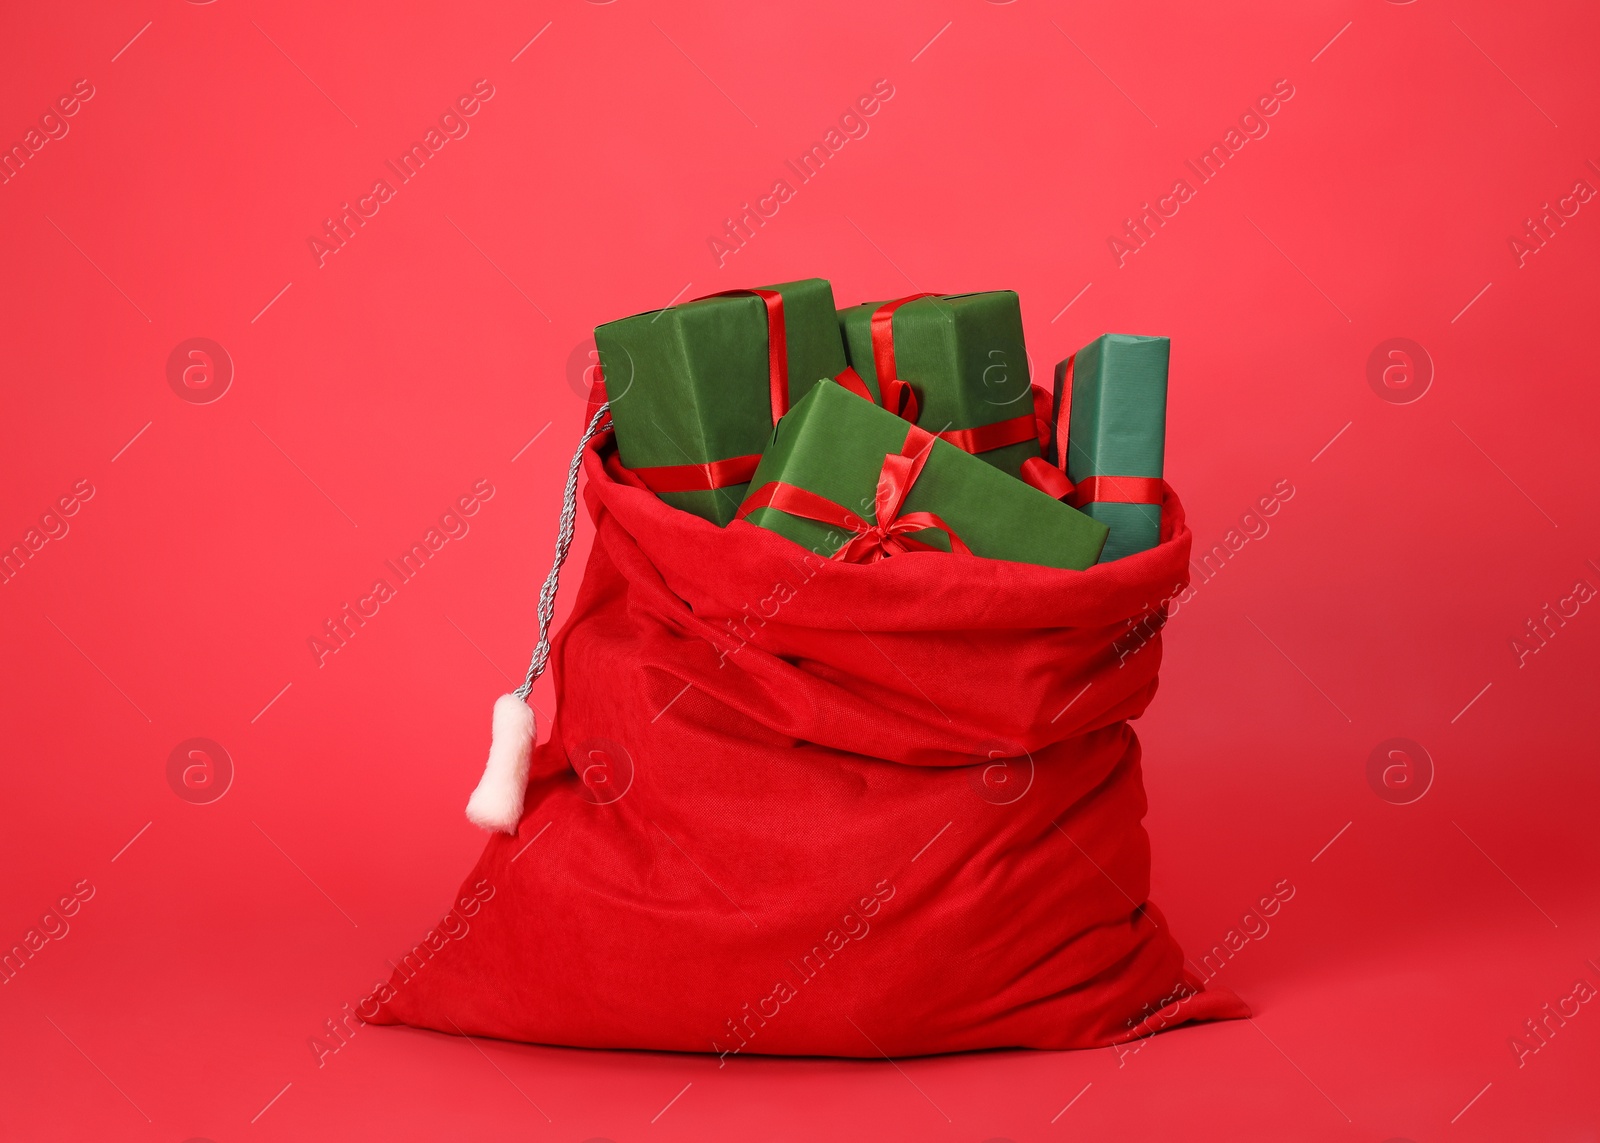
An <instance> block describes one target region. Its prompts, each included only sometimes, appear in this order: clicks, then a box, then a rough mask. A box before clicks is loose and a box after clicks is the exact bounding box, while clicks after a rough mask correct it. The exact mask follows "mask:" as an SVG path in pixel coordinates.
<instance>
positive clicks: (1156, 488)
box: [1067, 476, 1167, 508]
mask: <svg viewBox="0 0 1600 1143" xmlns="http://www.w3.org/2000/svg"><path fill="white" fill-rule="evenodd" d="M1166 495H1167V482H1166V481H1164V480H1162V479H1161V478H1160V477H1159V476H1086V477H1084V478H1083V479H1082V480H1080V481H1078V485H1077V487H1076V488H1074V489H1073V490H1072V499H1070V500H1068V501H1067V503H1069V504H1071V505H1072V506H1073V507H1074V508H1082V507H1083V506H1084V505H1085V504H1160V503H1161V502H1162V501H1163V500H1165V499H1166Z"/></svg>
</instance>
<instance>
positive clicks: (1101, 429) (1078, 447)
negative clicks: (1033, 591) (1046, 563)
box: [1052, 333, 1171, 563]
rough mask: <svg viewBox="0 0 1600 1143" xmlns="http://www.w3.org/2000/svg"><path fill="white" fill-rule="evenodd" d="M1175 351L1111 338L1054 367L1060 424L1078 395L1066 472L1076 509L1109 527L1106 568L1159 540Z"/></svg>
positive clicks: (1149, 340) (1162, 344)
mask: <svg viewBox="0 0 1600 1143" xmlns="http://www.w3.org/2000/svg"><path fill="white" fill-rule="evenodd" d="M1170 348H1171V343H1170V342H1169V341H1168V339H1167V338H1164V337H1136V336H1133V335H1131V334H1123V333H1107V334H1102V335H1101V336H1100V337H1097V338H1095V339H1094V340H1093V341H1091V342H1090V343H1089V344H1088V345H1086V346H1084V347H1083V348H1082V349H1080V350H1079V351H1078V352H1077V353H1075V354H1073V356H1072V357H1069V358H1067V360H1065V361H1063V362H1062V363H1061V364H1060V365H1058V366H1056V384H1055V414H1056V415H1055V416H1054V417H1053V418H1052V419H1053V420H1055V421H1056V423H1057V424H1059V423H1060V421H1059V415H1060V410H1061V402H1062V400H1063V398H1064V395H1065V394H1066V393H1067V392H1068V391H1070V392H1071V394H1072V417H1071V420H1070V422H1069V424H1070V428H1069V431H1068V434H1067V455H1066V464H1065V465H1064V466H1063V467H1065V469H1066V472H1067V479H1069V480H1071V481H1072V482H1073V484H1074V485H1076V486H1077V490H1076V491H1075V492H1074V494H1073V497H1072V503H1074V504H1076V505H1078V506H1079V507H1080V508H1082V509H1083V511H1084V512H1085V513H1086V514H1087V515H1089V516H1091V517H1093V518H1094V519H1096V520H1099V521H1101V522H1102V523H1104V524H1106V525H1107V526H1108V527H1109V528H1110V529H1111V536H1110V538H1109V539H1108V540H1107V541H1106V547H1105V551H1104V552H1103V553H1101V556H1100V562H1101V563H1108V562H1110V561H1111V560H1119V559H1121V558H1122V557H1123V556H1129V555H1132V554H1133V553H1135V552H1142V551H1145V550H1146V549H1149V548H1153V547H1155V546H1156V545H1157V544H1158V543H1160V541H1161V501H1162V488H1163V486H1162V483H1161V477H1162V472H1163V467H1162V461H1163V456H1164V454H1165V451H1166V439H1167V360H1168V356H1169V352H1170ZM1056 447H1058V448H1059V442H1057V446H1056Z"/></svg>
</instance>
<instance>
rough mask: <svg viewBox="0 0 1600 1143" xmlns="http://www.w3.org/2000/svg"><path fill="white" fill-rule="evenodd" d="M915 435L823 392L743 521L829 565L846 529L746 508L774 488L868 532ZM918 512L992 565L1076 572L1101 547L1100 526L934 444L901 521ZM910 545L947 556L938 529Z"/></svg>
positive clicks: (800, 407) (888, 416)
mask: <svg viewBox="0 0 1600 1143" xmlns="http://www.w3.org/2000/svg"><path fill="white" fill-rule="evenodd" d="M916 431H917V430H916V429H914V428H913V427H912V426H910V425H908V424H907V422H905V421H903V420H901V419H900V418H899V417H897V416H895V415H894V414H893V413H890V412H888V411H886V410H884V409H881V408H879V407H878V406H876V405H873V404H870V403H868V402H866V401H863V400H862V399H861V398H860V397H858V396H856V395H854V394H852V393H850V392H848V391H847V390H845V389H844V388H842V387H841V386H839V385H837V384H835V383H833V382H831V381H828V382H823V383H822V384H819V385H817V386H815V387H814V388H813V389H812V390H811V392H810V393H808V394H807V395H806V396H805V397H803V398H802V399H801V400H800V401H799V403H798V404H796V405H795V407H794V408H793V409H791V410H790V411H789V414H788V415H787V416H785V417H784V418H783V420H782V421H780V422H779V423H778V427H777V428H776V429H775V430H774V431H773V434H772V440H771V443H769V444H768V445H767V449H766V452H765V453H764V454H763V456H762V458H761V465H760V467H759V468H757V469H756V473H755V476H754V477H753V478H752V479H751V481H750V496H749V498H748V499H747V501H746V505H745V507H742V508H741V509H740V512H741V514H745V515H746V518H748V519H749V521H750V522H751V523H752V524H757V525H759V526H761V527H763V528H767V529H769V530H771V531H774V532H777V533H779V534H780V535H782V536H786V537H788V538H789V539H791V540H793V541H794V542H795V543H797V544H799V545H801V546H802V547H804V548H807V549H809V550H811V551H813V552H816V553H817V554H819V555H823V556H830V557H831V556H832V555H833V554H834V553H836V552H838V551H839V550H840V549H841V548H843V547H844V546H845V545H846V544H847V543H849V542H850V541H851V539H852V533H851V532H850V531H849V530H848V529H846V528H844V527H841V526H840V525H838V524H836V523H827V522H822V521H818V520H812V519H807V518H805V517H804V516H800V515H794V514H791V513H790V512H786V511H782V510H780V509H778V508H776V507H770V506H757V507H754V508H751V507H750V505H753V504H754V505H759V504H761V503H762V501H763V492H764V490H765V489H766V486H767V485H769V484H773V483H779V484H782V485H792V486H794V487H797V488H800V489H804V490H806V491H807V492H810V493H814V494H816V495H818V496H821V497H824V498H826V499H827V500H830V501H832V502H833V503H834V504H835V505H838V506H839V507H840V508H842V509H843V510H845V511H846V512H849V513H853V514H855V515H856V516H858V517H859V518H860V519H861V520H863V521H865V522H866V523H868V524H875V523H879V521H878V520H877V518H876V513H875V512H874V495H875V492H876V490H877V487H878V481H879V477H880V475H881V474H882V473H883V470H884V458H885V457H886V456H888V455H890V454H897V453H899V452H900V451H901V449H902V448H903V447H904V446H905V444H906V442H907V435H908V433H913V432H916ZM914 512H931V513H934V514H936V515H938V516H939V517H940V518H941V519H942V520H943V521H944V522H945V523H947V524H948V525H949V526H950V528H951V529H952V530H953V531H954V532H955V533H956V535H957V536H959V537H960V539H961V540H962V541H963V542H964V543H965V544H966V545H967V547H968V548H970V549H971V551H972V554H973V555H976V556H984V557H987V558H989V559H997V560H1015V561H1018V562H1021V563H1030V564H1041V565H1043V566H1045V567H1055V568H1072V569H1078V570H1081V569H1083V568H1087V567H1090V566H1092V565H1093V564H1094V563H1095V561H1096V560H1097V559H1098V558H1099V556H1100V550H1101V548H1102V547H1103V546H1104V544H1105V541H1106V533H1107V529H1106V526H1105V525H1104V524H1102V523H1099V522H1098V521H1096V520H1091V519H1090V518H1089V517H1088V516H1085V515H1084V514H1083V513H1082V512H1079V511H1077V510H1076V509H1075V508H1072V507H1070V506H1068V505H1066V504H1063V503H1062V502H1061V501H1059V500H1054V499H1051V498H1050V497H1049V496H1047V495H1045V494H1044V493H1043V492H1040V491H1038V490H1037V489H1035V488H1031V487H1029V486H1028V485H1027V484H1024V483H1023V482H1022V481H1020V480H1014V479H1012V478H1011V477H1009V476H1007V475H1006V474H1005V473H1004V472H1002V471H1001V470H1000V469H998V468H996V467H994V466H992V465H988V464H985V463H984V462H983V461H982V460H980V459H978V458H977V457H974V456H972V455H971V454H969V453H966V452H963V451H962V450H960V449H958V448H956V447H955V446H954V445H952V444H949V443H947V442H945V441H941V440H934V441H933V442H932V449H931V451H930V452H929V454H928V459H927V463H926V466H925V467H924V468H923V469H922V472H921V474H920V475H919V476H918V477H917V479H916V482H915V484H913V485H912V487H911V490H910V493H909V494H908V495H907V497H906V499H905V502H904V504H903V505H902V508H901V513H900V515H901V516H906V515H908V514H910V513H914ZM884 523H888V522H887V521H885V522H884ZM913 538H914V539H915V540H918V541H922V542H924V543H928V544H932V545H934V546H935V547H938V548H940V549H941V550H943V551H949V550H950V542H949V540H948V539H947V538H946V536H945V535H944V534H943V533H942V532H939V531H937V530H935V529H931V528H929V529H923V530H921V531H918V532H916V533H914V536H913Z"/></svg>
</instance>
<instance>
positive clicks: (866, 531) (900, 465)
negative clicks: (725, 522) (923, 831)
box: [734, 425, 972, 564]
mask: <svg viewBox="0 0 1600 1143" xmlns="http://www.w3.org/2000/svg"><path fill="white" fill-rule="evenodd" d="M934 439H935V438H934V436H933V434H932V433H930V432H928V431H926V430H925V429H919V428H918V427H917V426H916V425H908V426H907V427H906V440H905V444H904V445H902V446H901V448H900V451H899V452H898V453H889V454H888V455H886V456H885V457H884V458H883V468H882V470H881V471H880V472H879V474H878V487H877V489H876V491H875V492H874V495H873V515H874V516H875V517H876V520H875V522H873V523H868V522H867V521H865V520H863V519H862V518H861V517H860V516H858V515H856V514H855V513H854V512H851V511H850V510H849V509H847V508H845V507H844V506H843V505H842V504H837V503H835V502H834V501H832V500H829V499H828V498H827V497H826V496H819V495H818V494H817V493H815V492H812V491H810V490H809V489H805V488H801V487H799V486H798V485H794V484H787V483H785V482H783V481H781V480H775V481H772V482H771V483H769V484H763V485H762V486H761V487H760V488H758V489H757V490H756V491H755V492H753V493H751V495H750V496H749V497H747V498H746V500H745V502H744V503H743V504H742V505H741V506H740V508H739V514H738V515H737V516H736V517H734V518H735V519H737V520H743V519H744V518H745V517H746V516H748V515H750V513H752V512H754V511H755V510H756V509H757V508H776V509H777V510H778V511H780V512H787V513H789V515H791V516H800V517H802V518H804V519H807V520H815V521H817V522H818V523H820V524H831V525H832V526H834V527H836V528H844V529H846V530H847V531H850V532H852V533H854V534H853V535H852V536H851V538H850V539H849V540H848V541H847V542H846V543H845V544H844V545H843V546H842V547H840V548H839V550H838V551H836V552H834V553H833V558H834V559H836V560H839V561H841V562H843V563H852V564H870V563H876V562H877V561H879V560H882V559H887V558H888V557H890V556H897V555H903V554H904V553H906V552H913V551H918V552H937V551H940V550H941V549H940V548H938V547H936V546H935V545H933V544H930V543H927V542H925V541H923V540H917V539H913V538H912V537H911V535H910V534H909V533H912V532H921V531H924V530H926V529H929V528H937V529H938V530H939V531H941V532H943V533H944V534H945V535H946V536H948V537H949V538H950V550H951V551H952V552H960V553H961V554H962V555H964V556H970V555H971V554H972V549H971V548H969V547H967V545H966V544H965V543H964V542H963V541H962V539H961V537H960V536H958V535H956V531H955V529H954V528H952V527H950V525H949V524H947V523H945V522H944V520H942V519H941V518H940V517H939V516H938V515H936V514H935V513H933V512H904V513H902V512H901V510H900V509H901V507H902V506H903V505H904V504H905V500H906V497H907V496H908V495H909V494H910V492H911V488H912V486H913V485H914V484H916V482H917V477H919V476H921V475H922V469H923V466H924V465H926V464H927V463H928V455H929V454H930V453H931V452H932V451H933V442H934Z"/></svg>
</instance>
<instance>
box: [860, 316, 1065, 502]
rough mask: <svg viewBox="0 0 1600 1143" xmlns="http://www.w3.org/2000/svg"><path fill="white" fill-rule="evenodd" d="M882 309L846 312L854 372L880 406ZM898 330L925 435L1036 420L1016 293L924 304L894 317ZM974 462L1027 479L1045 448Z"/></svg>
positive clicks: (898, 362) (996, 452)
mask: <svg viewBox="0 0 1600 1143" xmlns="http://www.w3.org/2000/svg"><path fill="white" fill-rule="evenodd" d="M882 304H883V303H882V302H867V303H865V304H864V305H859V306H851V307H850V308H849V309H844V310H840V311H839V327H840V329H841V330H842V331H843V333H844V342H845V352H846V354H847V355H848V356H849V358H850V365H851V367H852V368H853V369H855V371H856V372H857V373H858V374H860V375H861V379H862V380H863V381H865V382H866V384H867V388H868V389H869V390H870V391H871V392H872V395H873V397H874V398H875V399H878V400H880V401H881V399H882V398H881V394H880V393H879V389H878V370H877V367H876V365H875V364H874V362H873V357H872V314H873V312H874V311H875V310H876V309H877V308H878V307H879V306H881V305H882ZM893 329H894V355H895V371H896V372H897V373H899V374H900V379H901V380H903V381H907V382H910V384H911V387H912V388H913V389H914V390H915V391H916V394H917V402H918V405H919V407H920V412H919V414H918V416H917V424H918V425H919V426H920V427H922V428H924V429H927V430H928V431H929V432H930V433H942V432H945V431H947V430H950V429H974V428H978V427H980V426H982V425H989V424H993V423H995V422H996V421H1006V420H1010V419H1011V418H1013V417H1020V416H1024V415H1029V416H1031V415H1032V413H1033V391H1032V390H1031V389H1030V387H1029V377H1028V351H1027V347H1026V346H1025V345H1024V343H1023V340H1022V308H1021V305H1020V303H1019V302H1018V300H1017V295H1016V294H1015V293H1014V292H1012V291H1011V290H991V291H988V292H986V293H979V294H949V295H945V296H942V297H929V298H919V299H918V300H916V301H914V302H907V303H906V304H905V305H903V306H901V307H900V308H899V309H897V310H896V311H895V312H894V318H893ZM974 455H976V456H978V457H979V458H980V459H982V460H984V461H986V462H987V463H989V464H991V465H993V466H994V467H996V468H998V469H1001V470H1002V471H1004V472H1008V473H1010V474H1011V475H1012V476H1019V475H1020V473H1021V470H1022V464H1023V462H1024V461H1026V460H1027V459H1028V458H1029V457H1036V456H1038V455H1039V445H1038V441H1037V440H1036V439H1030V440H1026V441H1022V442H1020V443H1018V444H1013V445H1006V446H1004V447H1003V448H997V449H990V450H989V451H988V452H981V453H976V454H974Z"/></svg>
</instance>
